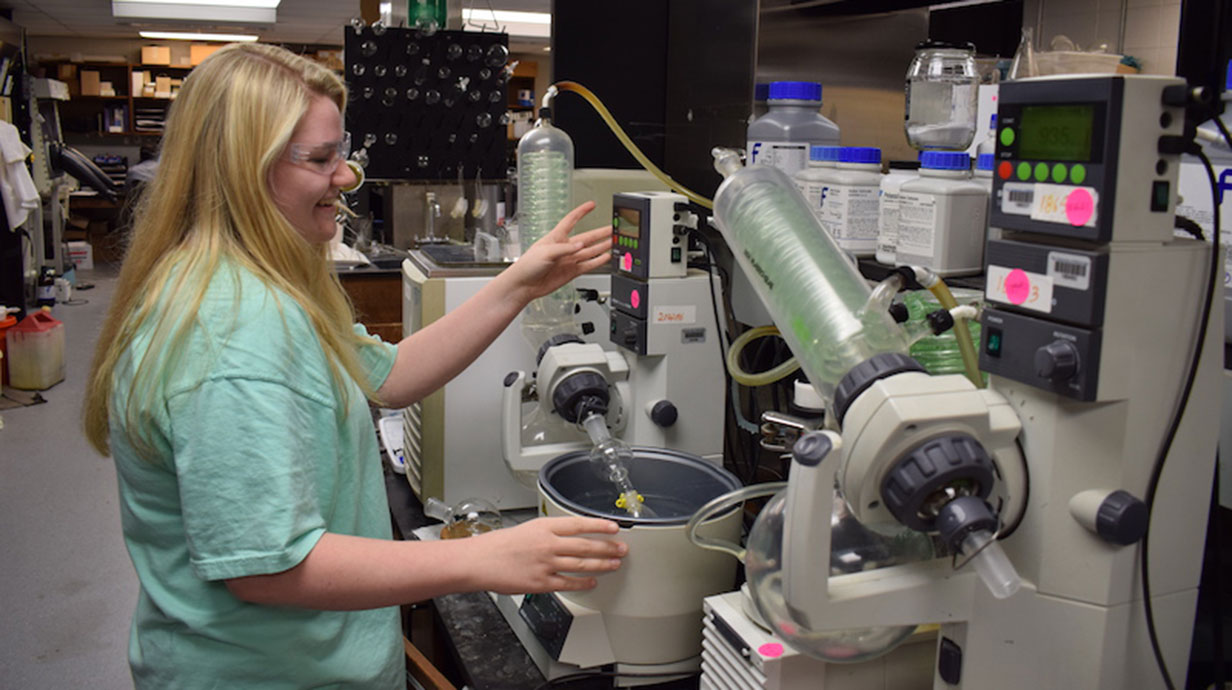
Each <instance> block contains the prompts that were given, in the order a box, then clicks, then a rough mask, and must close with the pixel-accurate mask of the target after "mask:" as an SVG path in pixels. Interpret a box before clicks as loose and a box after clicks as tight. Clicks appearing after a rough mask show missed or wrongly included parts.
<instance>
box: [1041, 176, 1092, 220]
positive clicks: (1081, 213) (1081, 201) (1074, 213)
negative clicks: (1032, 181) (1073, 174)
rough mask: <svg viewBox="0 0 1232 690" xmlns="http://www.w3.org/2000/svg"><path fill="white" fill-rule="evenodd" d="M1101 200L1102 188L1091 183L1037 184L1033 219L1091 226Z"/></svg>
mask: <svg viewBox="0 0 1232 690" xmlns="http://www.w3.org/2000/svg"><path fill="white" fill-rule="evenodd" d="M1098 203H1099V192H1097V191H1095V189H1094V188H1092V187H1074V186H1072V185H1063V184H1037V185H1035V189H1034V194H1033V198H1032V200H1031V220H1038V221H1043V222H1045V223H1064V224H1065V225H1070V226H1073V227H1075V228H1081V227H1087V228H1092V227H1095V219H1096V213H1095V210H1096V205H1097V204H1098Z"/></svg>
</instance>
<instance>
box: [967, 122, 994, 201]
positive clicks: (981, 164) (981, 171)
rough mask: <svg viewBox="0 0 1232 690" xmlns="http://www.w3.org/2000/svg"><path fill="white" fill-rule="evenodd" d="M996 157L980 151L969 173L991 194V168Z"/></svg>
mask: <svg viewBox="0 0 1232 690" xmlns="http://www.w3.org/2000/svg"><path fill="white" fill-rule="evenodd" d="M994 117H995V116H994ZM995 160H996V157H995V156H994V155H993V154H991V153H981V154H980V155H979V156H978V157H977V158H976V159H975V171H974V172H972V173H971V176H972V179H974V180H975V181H976V182H979V183H980V184H982V185H984V190H985V191H987V192H988V194H989V195H990V196H991V195H992V168H993V163H994V161H995Z"/></svg>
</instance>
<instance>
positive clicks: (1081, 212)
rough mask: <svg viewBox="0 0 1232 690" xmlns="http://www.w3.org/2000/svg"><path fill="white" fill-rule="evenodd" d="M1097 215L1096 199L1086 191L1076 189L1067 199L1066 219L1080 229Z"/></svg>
mask: <svg viewBox="0 0 1232 690" xmlns="http://www.w3.org/2000/svg"><path fill="white" fill-rule="evenodd" d="M1094 215H1095V199H1094V198H1092V197H1091V193H1090V192H1088V191H1087V190H1085V189H1075V190H1074V191H1072V192H1070V193H1069V196H1067V197H1065V217H1066V218H1068V219H1069V224H1070V225H1072V226H1074V227H1076V228H1080V227H1082V226H1084V225H1086V224H1087V221H1089V220H1091V216H1094Z"/></svg>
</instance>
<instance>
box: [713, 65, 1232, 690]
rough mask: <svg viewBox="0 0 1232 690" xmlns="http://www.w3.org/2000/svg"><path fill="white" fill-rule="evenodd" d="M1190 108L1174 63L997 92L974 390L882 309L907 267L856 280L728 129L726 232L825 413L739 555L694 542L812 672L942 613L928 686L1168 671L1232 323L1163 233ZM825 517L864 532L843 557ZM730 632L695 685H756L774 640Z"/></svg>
mask: <svg viewBox="0 0 1232 690" xmlns="http://www.w3.org/2000/svg"><path fill="white" fill-rule="evenodd" d="M1190 103H1191V90H1190V89H1189V88H1188V87H1187V86H1186V85H1185V83H1184V82H1183V81H1181V80H1179V79H1175V78H1168V77H1150V76H1120V75H1118V76H1099V77H1095V76H1092V77H1070V78H1041V79H1033V80H1023V81H1017V82H1009V83H1005V84H1003V85H1002V86H1001V90H1000V102H999V109H998V119H997V132H996V137H997V146H996V154H995V155H996V165H995V167H994V180H993V194H992V197H993V199H994V203H993V205H992V208H991V210H990V214H989V237H990V238H991V239H989V241H988V243H987V254H986V255H987V260H986V262H987V287H986V290H985V295H984V296H985V299H986V302H987V306H986V307H985V308H984V310H983V312H982V314H981V316H980V321H981V326H982V328H981V337H980V343H979V350H978V364H979V369H981V370H982V371H984V372H987V373H988V374H990V381H989V384H988V386H987V387H984V386H983V385H982V382H981V381H980V379H979V377H978V376H976V377H965V376H962V375H957V374H951V375H938V376H930V375H928V374H927V373H925V372H924V370H923V368H922V367H920V366H919V364H918V363H916V362H915V361H914V360H912V359H911V358H910V357H908V356H907V355H906V352H907V347H908V346H909V344H910V342H911V340H912V339H913V337H914V336H913V334H911V333H908V332H906V331H904V330H903V328H902V327H901V326H899V325H898V324H896V323H894V322H893V320H892V319H891V318H890V317H889V316H888V314H887V313H886V309H885V307H886V306H887V303H888V300H887V299H886V294H885V293H887V292H888V293H890V294H891V296H892V293H893V292H894V291H896V290H897V288H898V287H899V284H901V278H900V277H898V276H892V277H891V279H890V280H889V281H887V282H886V283H883V284H882V285H880V286H877V287H876V288H875V289H871V290H870V288H869V287H867V284H866V283H865V282H864V281H863V279H862V278H861V277H860V276H859V274H858V272H857V271H856V270H855V268H854V267H853V266H852V265H851V263H850V262H848V261H847V260H846V259H845V257H843V255H842V254H841V252H839V251H838V250H837V248H836V247H835V246H833V242H831V241H829V239H828V238H827V237H826V236H825V234H824V233H823V232H822V231H821V229H820V228H819V227H816V221H815V220H814V219H813V218H812V216H811V215H810V213H809V211H808V208H807V206H806V205H805V202H804V200H803V198H802V197H800V196H799V194H798V193H797V192H796V191H795V190H794V188H793V186H792V185H791V183H790V181H789V180H788V179H787V178H786V177H785V176H783V175H782V174H781V173H779V172H778V171H776V170H773V169H770V168H764V167H760V168H752V167H750V168H745V167H743V166H742V165H741V164H740V161H739V158H738V157H737V156H735V155H734V154H732V153H730V152H723V151H720V150H716V168H717V169H718V170H719V171H720V172H721V173H722V174H723V175H724V176H725V178H726V179H725V181H724V182H723V184H722V185H721V186H720V188H719V190H718V192H717V194H716V197H715V204H714V207H715V220H716V222H717V225H718V226H719V228H720V230H721V232H722V234H723V237H724V239H725V240H726V241H727V243H728V245H729V247H730V248H731V250H732V253H733V255H734V256H735V258H736V260H737V261H738V262H740V264H741V266H742V267H743V268H744V269H745V272H746V274H747V275H748V276H749V277H750V278H751V280H752V282H753V284H754V287H755V289H756V290H757V292H758V295H759V296H760V297H761V299H762V300H763V302H765V304H766V306H767V307H768V309H769V311H770V312H771V315H772V316H773V318H774V321H775V324H776V325H777V326H778V327H779V329H780V331H781V333H782V335H783V338H784V339H785V340H786V341H787V343H788V344H789V345H790V347H791V350H792V352H793V353H794V354H795V355H796V357H797V359H798V360H799V363H800V365H801V367H802V369H803V370H804V372H805V373H806V374H807V375H808V378H809V380H810V381H811V382H812V383H813V384H814V386H815V387H816V388H817V389H818V391H819V393H820V394H821V395H822V397H823V398H824V399H825V402H826V406H827V410H828V412H829V414H828V421H827V425H826V427H825V428H824V429H823V430H820V431H814V432H809V433H805V434H804V435H802V436H801V438H800V440H799V441H798V442H796V443H795V445H794V447H793V449H792V454H791V455H792V462H791V470H790V476H789V479H788V481H787V482H786V485H785V487H782V490H781V492H779V493H778V494H777V495H776V497H775V498H774V499H772V501H771V502H770V503H769V504H768V505H767V507H766V508H765V509H763V511H762V513H761V515H760V516H759V517H758V519H757V522H756V523H755V524H754V526H753V528H752V531H751V533H750V535H749V538H748V541H747V550H742V549H739V548H737V547H733V545H729V544H723V543H721V542H720V541H716V540H713V539H710V538H708V537H706V536H705V535H701V536H697V537H695V539H694V541H695V543H698V544H701V545H704V546H706V547H707V548H712V549H716V550H724V551H730V552H734V553H736V554H737V555H739V556H741V557H742V558H743V561H744V566H745V571H746V575H747V577H748V595H747V603H748V610H749V612H750V614H751V615H750V617H751V618H756V619H760V620H761V621H762V622H763V623H764V624H765V625H766V626H767V627H768V628H769V630H770V631H771V632H772V633H773V634H774V636H775V637H776V638H777V639H779V640H782V641H783V642H785V643H786V644H787V645H789V646H790V647H791V648H793V649H794V650H797V651H799V652H802V653H805V654H808V655H810V656H813V657H816V658H818V659H821V660H823V661H825V662H827V666H831V665H835V664H850V663H852V662H862V661H869V660H875V659H877V658H878V657H880V656H881V655H884V654H886V653H887V652H889V651H890V650H892V649H894V648H895V646H897V645H898V644H900V643H901V642H902V641H903V640H905V639H908V638H909V637H910V636H911V634H912V631H913V630H915V629H916V627H917V626H918V625H922V624H938V625H939V626H940V628H939V633H938V635H937V638H936V643H935V652H934V654H933V657H932V663H930V664H929V666H928V667H926V672H927V673H929V674H930V676H931V677H927V676H926V677H924V678H922V679H917V681H919V680H923V682H924V684H925V686H928V685H931V686H932V687H934V688H954V687H962V688H992V687H997V688H1011V689H1018V688H1021V689H1023V690H1026V689H1028V688H1060V687H1075V688H1079V687H1081V688H1154V687H1163V686H1166V685H1171V683H1170V682H1165V681H1164V680H1163V678H1164V677H1165V676H1166V674H1167V673H1168V671H1167V670H1168V669H1170V670H1171V673H1172V674H1178V673H1183V670H1184V669H1185V668H1186V666H1187V662H1188V653H1189V641H1190V637H1191V633H1192V628H1193V620H1194V610H1195V606H1196V601H1197V592H1198V590H1197V585H1198V578H1199V573H1200V569H1201V562H1202V539H1201V535H1202V534H1203V533H1204V530H1205V527H1206V521H1207V508H1208V499H1209V492H1210V486H1211V479H1212V476H1213V470H1214V458H1215V445H1216V436H1217V430H1218V409H1219V408H1218V395H1219V391H1218V381H1219V377H1218V374H1217V372H1218V366H1219V358H1218V354H1219V348H1218V344H1219V339H1220V334H1221V333H1222V331H1223V329H1222V327H1221V323H1220V320H1221V319H1222V312H1221V310H1212V309H1211V308H1210V302H1211V298H1212V294H1213V287H1212V286H1213V285H1214V284H1215V283H1214V282H1213V281H1215V280H1216V278H1217V276H1218V272H1216V271H1214V270H1213V267H1214V266H1215V265H1216V264H1215V263H1214V262H1213V261H1212V256H1214V255H1215V254H1216V253H1215V252H1214V249H1213V248H1212V246H1211V245H1210V244H1209V243H1206V242H1202V241H1198V240H1193V239H1188V238H1176V237H1174V236H1173V232H1172V227H1173V219H1174V213H1175V204H1176V201H1177V195H1176V181H1177V173H1176V171H1177V169H1178V166H1179V153H1180V151H1181V150H1182V149H1183V146H1184V142H1185V140H1184V137H1183V136H1182V135H1183V127H1184V122H1185V119H1186V108H1187V106H1188V105H1190ZM911 273H912V276H913V277H914V278H915V279H916V280H917V281H918V282H920V283H921V284H923V285H925V286H926V287H930V288H931V289H933V291H934V292H935V293H936V294H937V295H938V297H939V298H940V301H941V303H942V305H944V306H947V307H949V306H951V305H952V303H953V300H952V298H950V297H948V296H947V293H948V291H947V290H946V289H945V287H944V284H943V283H941V282H940V281H939V280H937V279H936V277H935V276H933V275H931V274H930V272H929V271H927V270H917V271H912V272H911ZM895 281H899V284H895ZM1144 314H1150V315H1151V317H1150V318H1144ZM976 356H977V355H976V354H975V353H974V351H969V352H968V357H969V358H974V357H976ZM971 364H972V365H974V362H971ZM778 488H780V487H779V486H772V487H765V488H764V490H763V493H768V492H769V491H773V490H776V489H778ZM752 490H756V487H748V488H746V489H744V490H742V491H740V492H734V493H733V494H732V495H730V496H728V497H720V498H718V499H715V500H714V501H712V502H711V504H710V505H708V506H706V507H705V508H703V509H702V510H701V511H699V512H698V513H697V514H695V515H694V518H693V523H694V524H701V523H703V522H704V521H705V520H706V519H708V518H709V516H710V515H712V514H719V513H721V511H722V510H724V509H726V508H728V507H730V506H731V505H733V504H735V503H738V502H740V501H741V500H743V499H744V498H745V497H747V496H748V495H749V493H750V491H752ZM840 516H841V517H842V518H843V519H844V520H846V519H848V518H850V519H854V520H855V521H857V522H858V524H859V525H860V527H861V528H862V529H863V530H864V531H865V532H867V536H868V538H867V539H865V540H863V542H862V543H863V544H864V545H863V546H861V547H860V548H859V549H856V551H858V552H859V554H858V555H859V558H856V557H853V556H852V553H853V549H852V548H851V546H850V544H844V543H842V542H843V539H844V537H843V536H842V534H843V532H842V531H840V530H839V527H838V524H839V522H838V519H839V517H840ZM921 539H923V542H921V541H920V540H921ZM1148 543H1149V547H1150V550H1149V554H1148V551H1147V548H1148ZM934 545H936V546H937V548H939V549H940V551H939V552H938V553H937V554H936V555H933V552H932V550H931V547H932V546H934ZM1147 576H1149V585H1148V583H1147V582H1145V581H1144V580H1145V578H1146V577H1147ZM712 603H713V604H714V605H711V604H712ZM719 603H720V602H719V600H718V599H714V598H712V599H710V600H708V612H709V613H708V621H711V620H712V619H713V614H714V611H716V610H719V609H720V608H723V606H719ZM739 609H740V607H739V606H735V607H733V606H726V609H725V610H727V611H728V613H727V614H726V615H728V616H729V617H730V616H737V615H739V614H737V613H735V611H737V610H739ZM736 629H737V627H736V626H726V628H725V629H723V628H720V627H716V626H714V625H709V624H708V632H707V636H706V644H707V645H708V646H707V654H706V655H704V657H703V659H704V661H703V675H702V687H706V688H709V687H727V685H726V684H725V682H726V681H724V680H722V679H726V678H736V677H739V678H744V679H745V681H742V682H735V681H733V682H735V685H734V686H735V687H750V686H749V685H747V684H742V683H747V682H748V679H756V678H759V677H760V678H761V679H762V680H763V681H764V680H765V679H766V675H765V674H764V673H761V671H759V670H758V669H759V668H765V664H766V663H768V662H767V658H769V657H764V658H763V657H762V656H761V651H760V648H759V647H758V646H757V645H751V644H750V643H749V642H748V641H747V640H744V639H742V638H741V637H740V634H739V633H738V632H734V631H735V630H736ZM724 647H726V648H730V649H735V650H737V653H736V654H734V655H731V654H728V655H724V654H720V653H719V650H720V649H721V648H724ZM740 649H744V650H746V651H747V652H748V653H746V654H744V655H743V657H741V655H740V654H739V653H738V652H739V650H740ZM751 650H757V651H756V653H754V651H751ZM732 659H736V661H734V662H733V661H731V660H732ZM759 673H760V674H761V675H760V676H759V675H758V674H759ZM835 675H836V676H837V675H838V674H835ZM1174 677H1175V675H1174ZM826 678H827V679H828V678H829V676H828V675H827V676H826ZM1181 680H1183V678H1182V679H1181ZM889 682H890V681H889V680H887V677H886V676H881V677H880V679H879V680H870V681H869V682H868V684H865V685H851V686H848V685H843V686H842V687H860V688H873V687H876V688H881V687H891V686H890V685H887V683H889ZM1177 686H1178V687H1179V683H1178V685H1177ZM752 687H766V686H765V685H756V684H755V685H752ZM780 687H786V686H780ZM793 687H804V686H793ZM826 687H830V685H828V684H827V685H826ZM898 687H901V686H898Z"/></svg>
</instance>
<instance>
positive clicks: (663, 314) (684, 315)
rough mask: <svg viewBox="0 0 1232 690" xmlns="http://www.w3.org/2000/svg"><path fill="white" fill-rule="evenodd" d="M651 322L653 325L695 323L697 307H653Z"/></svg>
mask: <svg viewBox="0 0 1232 690" xmlns="http://www.w3.org/2000/svg"><path fill="white" fill-rule="evenodd" d="M652 321H653V322H654V323H681V324H691V323H697V307H695V306H693V305H692V304H689V305H685V306H682V307H671V306H663V307H655V310H654V315H653V318H652Z"/></svg>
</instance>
